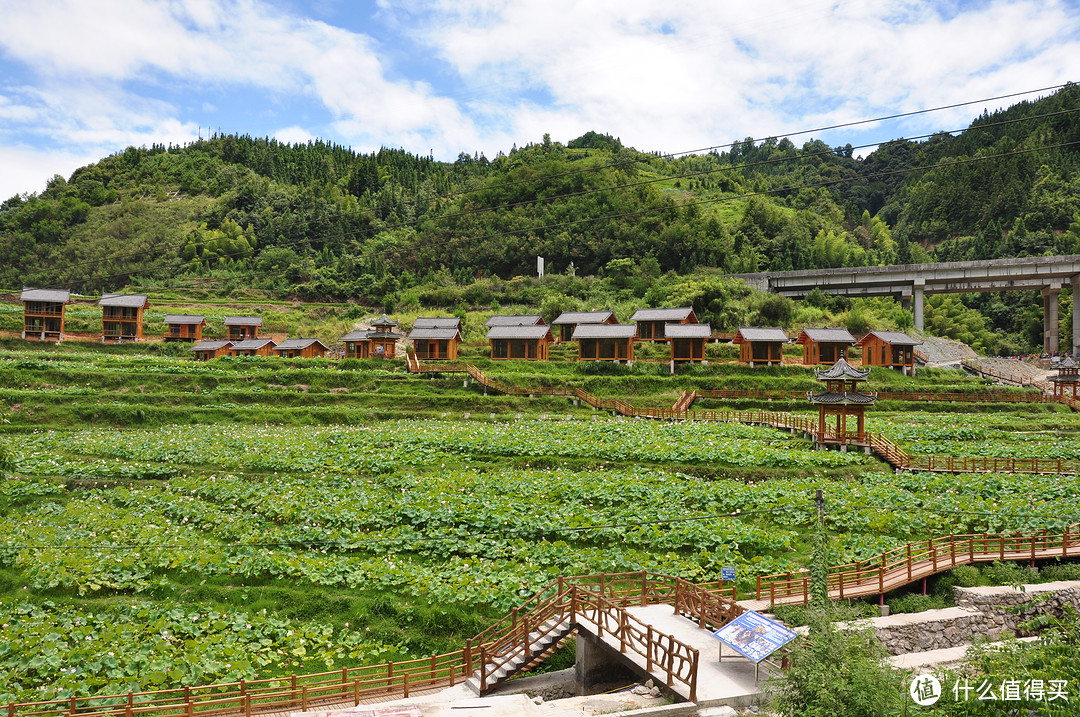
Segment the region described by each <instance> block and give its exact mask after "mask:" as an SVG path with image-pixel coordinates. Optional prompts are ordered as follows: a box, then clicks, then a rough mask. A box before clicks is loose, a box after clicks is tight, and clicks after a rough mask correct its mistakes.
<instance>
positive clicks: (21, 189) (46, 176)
mask: <svg viewBox="0 0 1080 717" xmlns="http://www.w3.org/2000/svg"><path fill="white" fill-rule="evenodd" d="M99 158H100V157H99V156H95V155H92V154H82V155H77V154H69V153H66V152H50V151H40V150H36V149H29V148H25V147H4V146H0V166H2V167H3V168H4V171H2V172H0V202H2V201H5V200H7V199H10V198H11V197H14V196H15V195H16V194H36V193H38V192H41V191H42V190H44V189H45V184H46V182H48V181H49V180H50V179H52V178H53V175H56V174H59V175H61V176H63V177H65V178H66V177H69V176H71V173H72V172H74V171H75V170H76V169H78V168H79V167H82V166H85V165H87V164H89V163H90V162H93V161H95V160H97V159H99Z"/></svg>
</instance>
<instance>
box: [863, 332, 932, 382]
mask: <svg viewBox="0 0 1080 717" xmlns="http://www.w3.org/2000/svg"><path fill="white" fill-rule="evenodd" d="M855 345H856V346H858V347H859V348H861V349H862V365H863V366H884V367H885V368H893V369H896V370H897V371H900V372H901V373H906V374H907V375H908V376H914V375H915V351H914V349H915V347H916V346H920V345H922V341H919V340H918V339H913V338H911V337H910V336H908V335H907V334H905V333H904V332H903V331H871V332H870V333H868V334H867V335H866V336H863V337H862V338H861V339H859V341H858V342H857V343H856V344H855Z"/></svg>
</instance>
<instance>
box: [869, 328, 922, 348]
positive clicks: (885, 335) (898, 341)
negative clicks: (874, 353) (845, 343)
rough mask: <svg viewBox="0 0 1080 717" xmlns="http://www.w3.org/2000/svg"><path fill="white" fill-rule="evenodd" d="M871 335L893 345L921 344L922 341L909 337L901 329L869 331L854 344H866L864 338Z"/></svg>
mask: <svg viewBox="0 0 1080 717" xmlns="http://www.w3.org/2000/svg"><path fill="white" fill-rule="evenodd" d="M871 336H877V337H878V338H879V339H881V340H882V341H884V342H885V343H887V344H892V345H893V346H921V345H922V341H919V340H918V339H913V338H911V337H910V336H908V335H907V334H905V333H904V332H903V331H871V332H870V333H868V334H867V335H866V336H863V337H862V338H861V339H860V340H859V343H857V344H855V345H856V346H865V345H866V340H867V339H868V338H870V337H871Z"/></svg>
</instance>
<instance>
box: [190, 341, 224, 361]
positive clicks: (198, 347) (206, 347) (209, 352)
mask: <svg viewBox="0 0 1080 717" xmlns="http://www.w3.org/2000/svg"><path fill="white" fill-rule="evenodd" d="M232 345H233V342H232V341H200V342H199V343H197V344H195V345H194V346H192V347H191V350H192V351H194V352H195V360H196V361H209V360H210V359H215V358H218V357H219V356H229V355H230V353H229V349H231V348H232Z"/></svg>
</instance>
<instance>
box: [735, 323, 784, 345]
mask: <svg viewBox="0 0 1080 717" xmlns="http://www.w3.org/2000/svg"><path fill="white" fill-rule="evenodd" d="M740 337H741V341H787V340H788V335H787V334H786V333H784V330H783V329H781V328H767V327H766V328H762V327H759V326H744V327H742V328H741V329H739V332H738V333H737V334H735V339H739V338H740ZM735 339H732V341H733V342H734V341H735ZM736 343H739V342H736Z"/></svg>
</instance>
